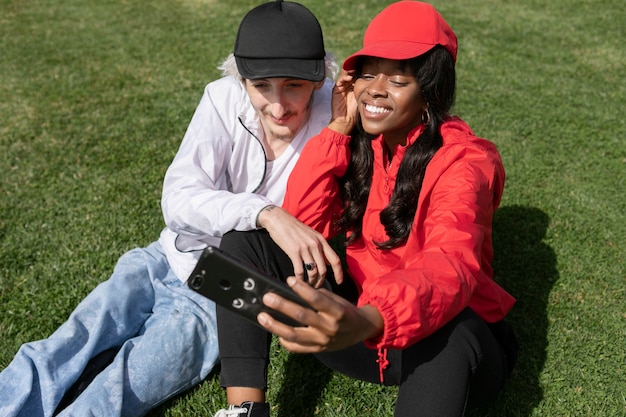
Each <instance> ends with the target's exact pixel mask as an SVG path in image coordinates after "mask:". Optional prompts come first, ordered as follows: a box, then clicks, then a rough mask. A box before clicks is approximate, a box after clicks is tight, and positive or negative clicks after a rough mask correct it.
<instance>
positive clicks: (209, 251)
mask: <svg viewBox="0 0 626 417" xmlns="http://www.w3.org/2000/svg"><path fill="white" fill-rule="evenodd" d="M187 285H188V286H189V288H191V289H192V290H194V291H196V292H197V293H199V294H201V295H203V296H205V297H207V298H209V299H211V300H213V301H215V303H217V304H219V305H221V306H222V307H225V308H227V309H228V310H230V311H233V312H235V313H237V314H239V315H241V316H242V317H244V318H246V319H248V320H249V321H251V322H252V323H254V324H256V325H257V326H259V323H258V321H257V315H258V314H259V313H260V312H261V311H265V312H267V313H269V314H271V315H272V317H274V318H275V319H277V320H279V321H281V322H283V323H285V324H288V325H290V326H294V327H296V326H302V324H301V323H298V322H296V321H294V320H293V319H291V318H290V317H288V316H286V315H284V314H282V313H280V312H278V311H276V310H273V309H271V308H269V307H267V306H266V305H264V304H263V302H262V298H263V294H265V293H267V292H273V293H276V294H278V295H280V296H281V297H283V298H285V299H287V300H290V301H293V302H294V303H297V304H300V305H301V306H303V307H307V308H311V306H310V305H309V304H308V303H307V302H306V301H304V300H303V299H302V298H301V297H300V296H299V295H297V294H296V293H295V292H293V290H292V289H291V288H289V287H288V286H287V284H285V283H283V282H282V281H279V280H277V279H274V278H271V277H269V276H267V275H264V274H263V273H261V272H260V271H258V270H256V269H254V268H252V267H249V266H246V265H244V264H243V263H242V262H241V261H239V260H238V259H236V258H234V257H233V256H231V255H229V254H228V253H226V252H224V251H222V250H221V249H219V248H216V247H214V246H209V247H207V248H206V249H205V250H204V251H203V252H202V255H201V256H200V259H199V260H198V263H197V264H196V267H195V268H194V270H193V272H192V273H191V275H190V276H189V279H188V280H187ZM311 309H312V308H311Z"/></svg>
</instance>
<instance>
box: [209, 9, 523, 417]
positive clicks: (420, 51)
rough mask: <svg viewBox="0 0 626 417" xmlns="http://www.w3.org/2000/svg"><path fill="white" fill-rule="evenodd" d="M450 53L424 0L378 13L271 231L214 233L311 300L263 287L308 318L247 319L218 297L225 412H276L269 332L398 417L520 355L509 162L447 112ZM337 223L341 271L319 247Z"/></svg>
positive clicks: (461, 391) (481, 392)
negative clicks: (507, 242) (359, 384)
mask: <svg viewBox="0 0 626 417" xmlns="http://www.w3.org/2000/svg"><path fill="white" fill-rule="evenodd" d="M456 57H457V37H456V35H455V33H454V32H453V30H452V29H451V27H450V26H449V25H448V24H447V22H446V21H445V20H444V18H443V17H442V16H441V14H439V12H438V11H437V10H435V9H434V8H433V6H431V5H430V4H427V3H422V2H417V1H401V2H397V3H393V4H391V5H389V6H388V7H386V8H385V9H384V10H382V11H381V12H380V14H378V15H377V16H376V17H375V18H374V19H373V20H372V21H371V23H370V24H369V26H368V28H367V30H366V32H365V35H364V38H363V48H362V49H361V50H359V51H358V52H356V53H354V54H353V55H351V56H350V57H348V58H347V59H346V60H345V61H344V63H343V70H344V71H343V72H342V75H341V76H340V77H339V79H338V81H337V83H336V86H335V89H334V94H333V103H332V109H333V110H332V121H331V122H330V123H329V125H328V126H327V127H326V128H325V129H323V130H322V132H321V133H320V134H319V135H317V136H316V137H314V138H313V139H311V140H310V141H309V142H308V143H307V145H306V146H305V147H304V149H303V151H302V155H301V157H300V158H299V160H298V162H297V164H296V166H295V168H294V170H293V171H292V173H291V176H290V177H289V182H288V184H287V194H286V196H285V201H284V203H283V205H282V207H268V208H267V209H265V210H263V211H261V213H260V215H259V218H258V222H259V224H260V225H261V226H263V228H264V229H265V230H261V231H245V232H240V231H236V232H230V233H228V234H227V235H225V236H224V238H223V239H222V242H221V248H222V249H223V250H225V251H227V252H229V253H231V254H233V255H235V256H238V257H239V258H240V260H241V261H242V262H243V263H245V264H248V265H252V266H254V267H256V268H258V269H260V270H262V271H264V272H266V273H267V274H268V275H270V276H274V277H279V278H280V279H282V280H286V282H287V284H288V285H289V286H290V287H291V288H292V289H293V290H294V291H295V292H296V293H297V294H299V295H300V296H301V297H302V298H303V299H304V300H305V301H307V302H308V303H309V304H310V306H312V309H309V308H306V307H302V306H300V305H298V304H295V303H293V302H289V301H288V300H286V299H284V298H282V297H280V296H278V295H276V294H274V293H268V294H266V295H265V296H264V297H263V303H264V304H265V305H266V306H267V307H269V308H271V309H274V310H277V311H279V312H280V313H282V314H285V315H287V316H289V317H291V318H292V319H294V320H295V321H297V322H300V323H301V324H302V326H296V327H294V326H290V325H287V324H284V323H282V322H280V321H279V320H277V319H275V318H273V317H272V316H271V315H269V314H267V313H265V312H263V313H260V314H259V315H258V317H257V319H258V324H259V325H260V326H256V325H255V324H253V323H249V322H248V321H246V320H245V319H243V318H241V317H240V316H238V315H236V314H234V313H232V312H231V311H229V310H227V309H224V308H221V307H219V306H218V308H217V325H218V332H219V337H218V343H219V346H220V358H221V376H220V378H221V380H220V382H221V385H222V386H223V387H225V389H226V395H227V401H228V408H226V409H223V410H220V411H218V412H217V414H216V417H225V416H230V417H233V416H247V417H267V416H269V415H270V413H269V409H270V407H269V404H268V403H267V402H266V398H265V391H266V389H267V367H268V362H269V346H270V341H271V338H272V335H276V336H278V338H279V341H280V343H281V344H282V346H284V347H285V348H286V349H287V350H289V351H291V352H299V353H312V354H314V355H315V356H316V357H317V358H318V359H319V360H320V361H321V362H323V363H324V364H326V365H327V366H329V367H330V368H332V369H334V370H336V371H339V372H341V373H344V374H346V375H348V376H350V377H353V378H357V379H359V380H363V381H369V382H372V383H379V384H385V385H394V386H398V387H399V391H398V396H397V402H396V406H395V415H396V416H398V417H399V416H427V417H432V416H463V415H464V413H465V410H466V409H467V408H468V407H471V406H476V405H480V404H483V403H485V402H486V401H488V400H490V399H492V398H493V397H495V396H496V395H497V394H498V392H499V391H500V390H501V388H502V386H503V384H504V383H505V380H506V379H507V377H508V376H509V374H510V373H511V370H512V368H513V366H514V363H515V360H516V356H517V341H516V338H515V335H514V332H513V330H512V328H511V326H510V325H509V324H508V322H507V321H506V316H507V314H508V312H509V311H510V310H511V308H512V307H513V305H514V303H515V300H514V298H513V297H512V296H511V295H510V294H508V293H507V292H506V291H505V290H504V289H502V288H501V287H500V286H499V285H498V284H497V283H496V282H495V281H494V280H493V270H492V266H491V262H492V259H493V249H492V220H493V215H494V211H495V210H496V209H497V208H498V205H499V203H500V200H501V197H502V193H503V189H504V181H505V172H504V168H503V165H502V161H501V158H500V155H499V153H498V151H497V149H496V146H495V145H494V144H493V143H491V142H489V141H487V140H485V139H481V138H479V137H478V136H476V135H475V134H474V133H473V131H472V130H471V129H470V127H469V126H468V125H467V124H466V123H465V122H464V121H463V120H461V119H460V118H458V117H456V116H454V115H452V114H451V112H450V111H451V107H452V105H453V102H454V97H455V86H456V80H455V64H456ZM338 235H339V236H341V235H343V236H344V237H345V246H346V254H345V261H346V264H347V268H346V269H345V270H343V268H342V264H341V262H339V261H337V255H336V254H335V252H334V251H333V250H332V249H329V247H328V246H327V243H326V242H327V239H330V238H332V237H334V236H338ZM279 278H277V279H279ZM307 281H308V282H307ZM324 281H326V282H329V283H330V287H331V288H332V289H333V290H332V291H331V290H329V289H328V285H327V286H326V287H324V285H323V282H324ZM350 286H353V287H354V288H353V291H352V290H351V288H350ZM316 287H317V288H316Z"/></svg>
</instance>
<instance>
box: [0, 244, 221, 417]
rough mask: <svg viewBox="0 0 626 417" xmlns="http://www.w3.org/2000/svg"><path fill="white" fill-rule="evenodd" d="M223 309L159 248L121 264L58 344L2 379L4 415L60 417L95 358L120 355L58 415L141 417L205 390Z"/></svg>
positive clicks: (39, 345) (26, 350) (32, 350)
mask: <svg viewBox="0 0 626 417" xmlns="http://www.w3.org/2000/svg"><path fill="white" fill-rule="evenodd" d="M215 322H216V319H215V304H214V303H213V302H212V301H210V300H209V299H207V298H205V297H203V296H201V295H199V294H197V293H195V292H193V291H191V290H190V289H189V288H188V287H187V286H186V285H185V284H184V283H182V282H181V281H180V280H179V279H178V278H177V277H176V276H175V274H174V273H173V272H172V270H171V269H170V267H169V264H168V262H167V259H166V258H165V255H164V254H163V252H162V250H161V247H160V245H159V244H158V242H155V243H153V244H151V245H150V246H148V247H147V248H144V249H134V250H131V251H129V252H127V253H126V254H124V255H123V256H122V257H121V258H120V259H119V261H118V264H117V265H116V267H115V270H114V271H113V275H112V276H111V277H110V278H109V279H108V280H107V281H105V282H103V283H101V284H100V285H98V286H97V287H96V288H95V289H94V290H93V291H92V292H91V293H90V294H89V295H88V296H87V297H86V298H85V299H84V300H83V301H82V302H81V303H80V304H79V305H78V306H77V307H76V309H75V310H74V312H72V314H71V315H70V317H69V318H68V320H67V321H66V322H65V323H63V324H62V325H61V326H60V327H59V328H58V329H57V330H56V331H55V332H54V333H53V334H52V335H51V336H50V337H48V338H47V339H44V340H39V341H36V342H31V343H26V344H24V345H22V346H21V347H20V349H19V351H18V352H17V354H16V356H15V358H14V359H13V361H12V362H11V363H10V364H9V366H8V367H7V368H5V369H4V370H3V371H2V372H1V373H0V416H3V417H11V416H16V417H17V416H24V417H26V416H27V417H39V416H45V417H48V416H52V414H53V413H54V411H55V409H56V407H57V405H58V404H59V402H60V401H61V399H62V398H63V396H64V394H65V393H66V391H67V390H68V389H69V388H70V387H71V386H72V385H73V384H74V382H75V381H76V380H77V379H78V377H79V376H80V375H81V373H82V372H83V370H84V368H85V366H86V365H87V364H88V362H89V360H90V359H91V358H93V357H94V356H96V355H97V354H98V353H100V352H102V351H104V350H107V349H109V348H112V347H120V349H119V352H118V353H117V355H116V356H115V358H114V359H113V362H112V363H111V364H110V365H108V366H107V367H106V368H105V369H104V370H103V371H101V372H100V373H99V374H98V375H97V376H96V377H95V379H94V380H93V381H92V382H91V383H90V384H89V385H88V386H87V388H86V389H85V390H84V391H83V392H82V393H81V394H80V396H79V397H78V398H77V399H76V400H75V401H74V402H73V403H71V404H70V405H69V406H68V407H67V408H65V409H64V410H63V411H62V412H61V413H60V414H59V416H64V417H67V416H77V417H78V416H80V417H85V416H102V417H113V416H142V415H144V414H146V413H147V412H148V411H149V410H150V409H152V408H154V407H155V406H157V405H158V404H160V403H163V402H164V401H166V400H168V399H169V398H171V397H173V396H174V395H176V394H179V393H181V392H183V391H185V390H187V389H189V388H191V387H193V386H194V385H197V384H198V383H200V382H201V381H202V380H203V379H204V378H206V376H207V375H208V374H209V372H210V371H211V370H212V369H213V367H214V365H215V363H216V362H217V360H218V345H217V329H216V323H215Z"/></svg>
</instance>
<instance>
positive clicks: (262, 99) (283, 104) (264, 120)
mask: <svg viewBox="0 0 626 417" xmlns="http://www.w3.org/2000/svg"><path fill="white" fill-rule="evenodd" d="M245 84H246V91H247V92H248V95H249V96H250V101H251V102H252V106H253V107H254V109H255V110H256V112H257V114H258V115H259V118H260V121H261V125H262V126H263V130H264V132H265V136H266V138H268V139H280V140H283V141H291V140H292V139H293V138H294V137H295V136H296V134H297V133H298V131H299V130H300V128H302V126H304V124H305V123H306V122H307V121H308V119H309V115H310V113H311V101H312V100H313V92H314V91H315V90H318V89H319V88H321V86H322V83H321V82H313V81H306V80H299V79H292V78H264V79H258V80H248V79H246V80H245Z"/></svg>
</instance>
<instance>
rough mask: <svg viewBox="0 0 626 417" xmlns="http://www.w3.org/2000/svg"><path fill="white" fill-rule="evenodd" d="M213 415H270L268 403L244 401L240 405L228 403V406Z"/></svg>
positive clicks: (256, 416)
mask: <svg viewBox="0 0 626 417" xmlns="http://www.w3.org/2000/svg"><path fill="white" fill-rule="evenodd" d="M214 417H270V405H269V404H268V403H255V402H252V401H246V402H243V403H241V405H229V406H228V408H226V409H221V410H220V411H218V412H217V414H215V416H214Z"/></svg>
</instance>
